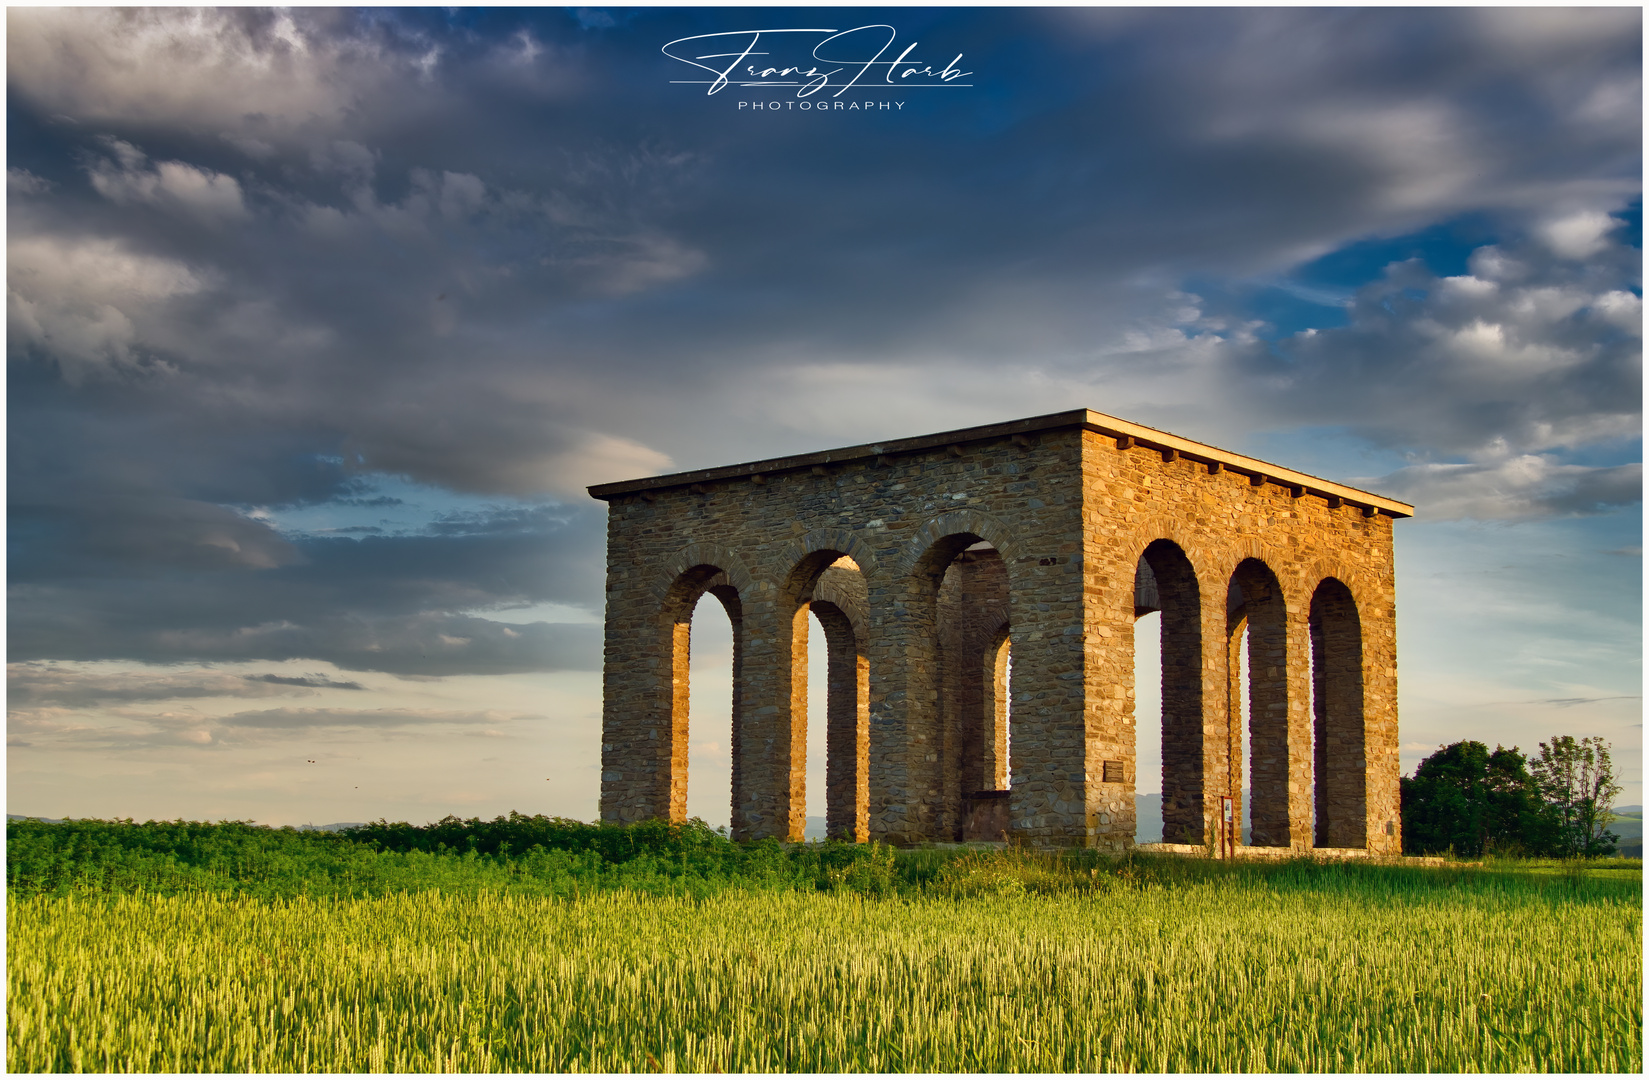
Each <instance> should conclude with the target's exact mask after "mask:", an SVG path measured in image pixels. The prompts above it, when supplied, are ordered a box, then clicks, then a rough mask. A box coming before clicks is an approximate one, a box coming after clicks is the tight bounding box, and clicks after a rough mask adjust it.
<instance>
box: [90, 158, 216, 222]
mask: <svg viewBox="0 0 1649 1080" xmlns="http://www.w3.org/2000/svg"><path fill="white" fill-rule="evenodd" d="M108 144H109V146H110V148H111V150H113V152H114V154H115V157H116V159H117V160H116V161H110V160H108V159H107V158H105V159H103V160H100V161H98V162H96V163H94V164H93V165H92V166H91V167H90V168H89V169H88V170H87V171H88V172H89V173H90V174H91V180H92V187H93V188H95V189H96V190H97V193H98V194H100V195H102V196H103V197H104V198H106V199H108V200H109V201H111V202H115V203H121V204H123V205H124V204H131V203H147V204H149V205H151V206H159V207H163V208H167V209H177V210H181V211H183V212H184V213H187V214H190V215H192V216H194V217H196V218H199V219H201V220H203V221H213V222H215V221H231V220H234V219H236V218H243V217H245V216H246V204H245V202H244V200H243V198H242V196H241V188H240V182H239V181H237V180H236V179H235V178H234V177H232V176H228V175H225V174H224V173H220V172H213V171H211V170H209V169H201V168H197V167H196V166H194V165H190V164H187V163H186V162H182V161H162V162H160V163H159V164H157V165H156V166H155V167H154V168H152V169H148V168H145V167H144V165H145V161H146V159H145V156H144V154H143V152H142V151H140V150H138V148H137V147H135V146H133V145H131V144H130V143H126V142H122V141H121V140H119V139H110V140H109V141H108Z"/></svg>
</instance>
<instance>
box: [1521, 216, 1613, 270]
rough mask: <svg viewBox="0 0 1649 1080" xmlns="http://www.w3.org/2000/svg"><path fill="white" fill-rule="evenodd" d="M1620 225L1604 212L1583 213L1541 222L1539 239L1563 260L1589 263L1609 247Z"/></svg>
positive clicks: (1536, 231)
mask: <svg viewBox="0 0 1649 1080" xmlns="http://www.w3.org/2000/svg"><path fill="white" fill-rule="evenodd" d="M1618 228H1620V222H1619V221H1618V220H1616V219H1615V218H1612V217H1610V216H1609V215H1608V214H1605V213H1604V212H1602V211H1601V210H1582V211H1580V212H1579V213H1575V214H1568V215H1566V216H1564V217H1560V218H1554V219H1551V220H1549V221H1544V222H1541V223H1540V224H1539V225H1538V226H1536V228H1535V235H1537V236H1539V237H1540V239H1541V240H1543V241H1545V244H1546V246H1547V247H1548V248H1550V249H1551V250H1552V253H1553V254H1554V255H1556V256H1558V257H1559V258H1561V259H1589V258H1591V257H1592V256H1593V255H1596V254H1597V253H1599V252H1600V251H1603V250H1604V249H1605V248H1607V247H1608V246H1609V240H1608V236H1609V234H1610V233H1611V232H1613V231H1614V230H1616V229H1618Z"/></svg>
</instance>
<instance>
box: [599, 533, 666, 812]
mask: <svg viewBox="0 0 1649 1080" xmlns="http://www.w3.org/2000/svg"><path fill="white" fill-rule="evenodd" d="M627 569H628V568H627V566H625V565H623V564H615V565H613V566H611V567H610V568H609V572H608V575H607V624H606V637H605V643H604V645H603V652H604V659H603V666H602V737H601V819H602V820H603V821H609V822H615V823H628V822H632V821H645V820H647V819H649V818H666V819H668V818H669V816H670V813H671V807H672V803H673V794H674V793H673V790H672V779H673V777H674V775H675V768H674V764H675V763H674V754H675V749H676V747H675V741H676V740H675V737H674V732H673V730H672V728H673V725H672V717H673V708H672V707H673V703H674V685H673V678H674V675H675V671H676V661H675V655H676V651H677V647H678V642H679V640H680V638H681V637H682V635H683V634H684V632H685V630H686V626H685V624H682V625H681V630H680V631H678V630H677V624H676V623H675V621H674V620H672V619H667V618H665V616H664V613H662V612H660V611H659V610H658V601H657V600H656V599H654V598H653V597H651V596H650V595H648V594H647V591H646V590H645V588H643V587H640V585H639V583H637V582H634V581H632V580H630V579H629V577H628V575H627V574H626V570H627ZM683 685H685V680H684V681H683Z"/></svg>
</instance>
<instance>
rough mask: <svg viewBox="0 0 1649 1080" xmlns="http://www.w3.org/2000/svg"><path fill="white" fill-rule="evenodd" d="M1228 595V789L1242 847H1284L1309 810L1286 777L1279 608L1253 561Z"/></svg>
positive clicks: (1276, 593) (1290, 756)
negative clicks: (1239, 816) (1243, 830)
mask: <svg viewBox="0 0 1649 1080" xmlns="http://www.w3.org/2000/svg"><path fill="white" fill-rule="evenodd" d="M1228 596H1229V599H1228V604H1227V611H1228V613H1229V616H1228V627H1229V631H1230V667H1229V670H1230V673H1231V683H1232V685H1231V694H1230V716H1231V725H1232V740H1231V742H1232V752H1233V759H1232V764H1233V766H1234V767H1233V773H1237V774H1238V775H1234V776H1233V777H1232V779H1233V781H1234V783H1233V787H1237V786H1238V784H1239V783H1240V786H1241V787H1242V788H1243V789H1245V790H1244V791H1243V795H1242V798H1243V807H1244V810H1245V813H1244V815H1243V817H1244V818H1245V819H1246V823H1247V830H1248V833H1249V840H1248V842H1249V843H1251V844H1254V845H1255V846H1259V847H1290V846H1292V842H1293V841H1294V840H1295V839H1297V838H1301V837H1302V836H1303V833H1302V832H1301V830H1302V825H1303V822H1302V819H1303V818H1304V817H1306V816H1308V815H1309V808H1308V805H1296V803H1302V804H1303V800H1301V799H1299V798H1297V797H1294V796H1292V795H1291V785H1290V780H1291V779H1293V777H1291V775H1290V774H1291V771H1298V770H1299V769H1300V768H1301V766H1302V764H1303V763H1300V762H1296V761H1295V760H1294V759H1295V758H1296V757H1297V756H1298V754H1297V753H1296V752H1295V751H1294V750H1293V748H1291V747H1290V745H1289V730H1288V635H1287V609H1286V606H1285V604H1284V602H1283V594H1282V589H1281V587H1280V586H1279V585H1278V583H1277V578H1276V575H1274V574H1273V573H1272V572H1271V569H1270V568H1269V567H1267V566H1266V565H1265V564H1264V563H1263V562H1260V561H1259V560H1258V559H1244V560H1243V561H1242V563H1241V564H1239V565H1238V567H1237V571H1236V573H1235V574H1233V575H1232V578H1231V587H1230V592H1229V594H1228ZM1245 706H1246V708H1245ZM1245 714H1246V720H1247V723H1246V731H1245V730H1244V725H1243V718H1244V716H1245ZM1244 735H1246V736H1247V738H1246V742H1247V751H1248V752H1247V754H1246V755H1244V754H1243V753H1242V744H1243V742H1244V741H1245V740H1244V739H1243V736H1244ZM1307 760H1308V761H1309V757H1308V758H1307ZM1244 766H1246V767H1244ZM1305 767H1307V768H1308V767H1309V766H1308V765H1307V766H1305ZM1239 770H1240V772H1239ZM1239 777H1240V779H1239ZM1302 811H1304V812H1303V813H1302Z"/></svg>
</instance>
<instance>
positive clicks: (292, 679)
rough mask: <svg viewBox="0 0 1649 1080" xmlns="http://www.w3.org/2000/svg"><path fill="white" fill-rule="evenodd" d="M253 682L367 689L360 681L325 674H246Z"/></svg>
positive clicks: (334, 688) (330, 688)
mask: <svg viewBox="0 0 1649 1080" xmlns="http://www.w3.org/2000/svg"><path fill="white" fill-rule="evenodd" d="M244 678H246V679H248V680H250V681H252V682H263V683H273V684H274V685H276V686H307V687H313V688H315V689H325V690H365V689H366V687H364V686H362V685H361V684H360V683H358V682H341V681H339V680H337V679H328V678H327V677H326V676H324V675H246V676H244Z"/></svg>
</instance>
